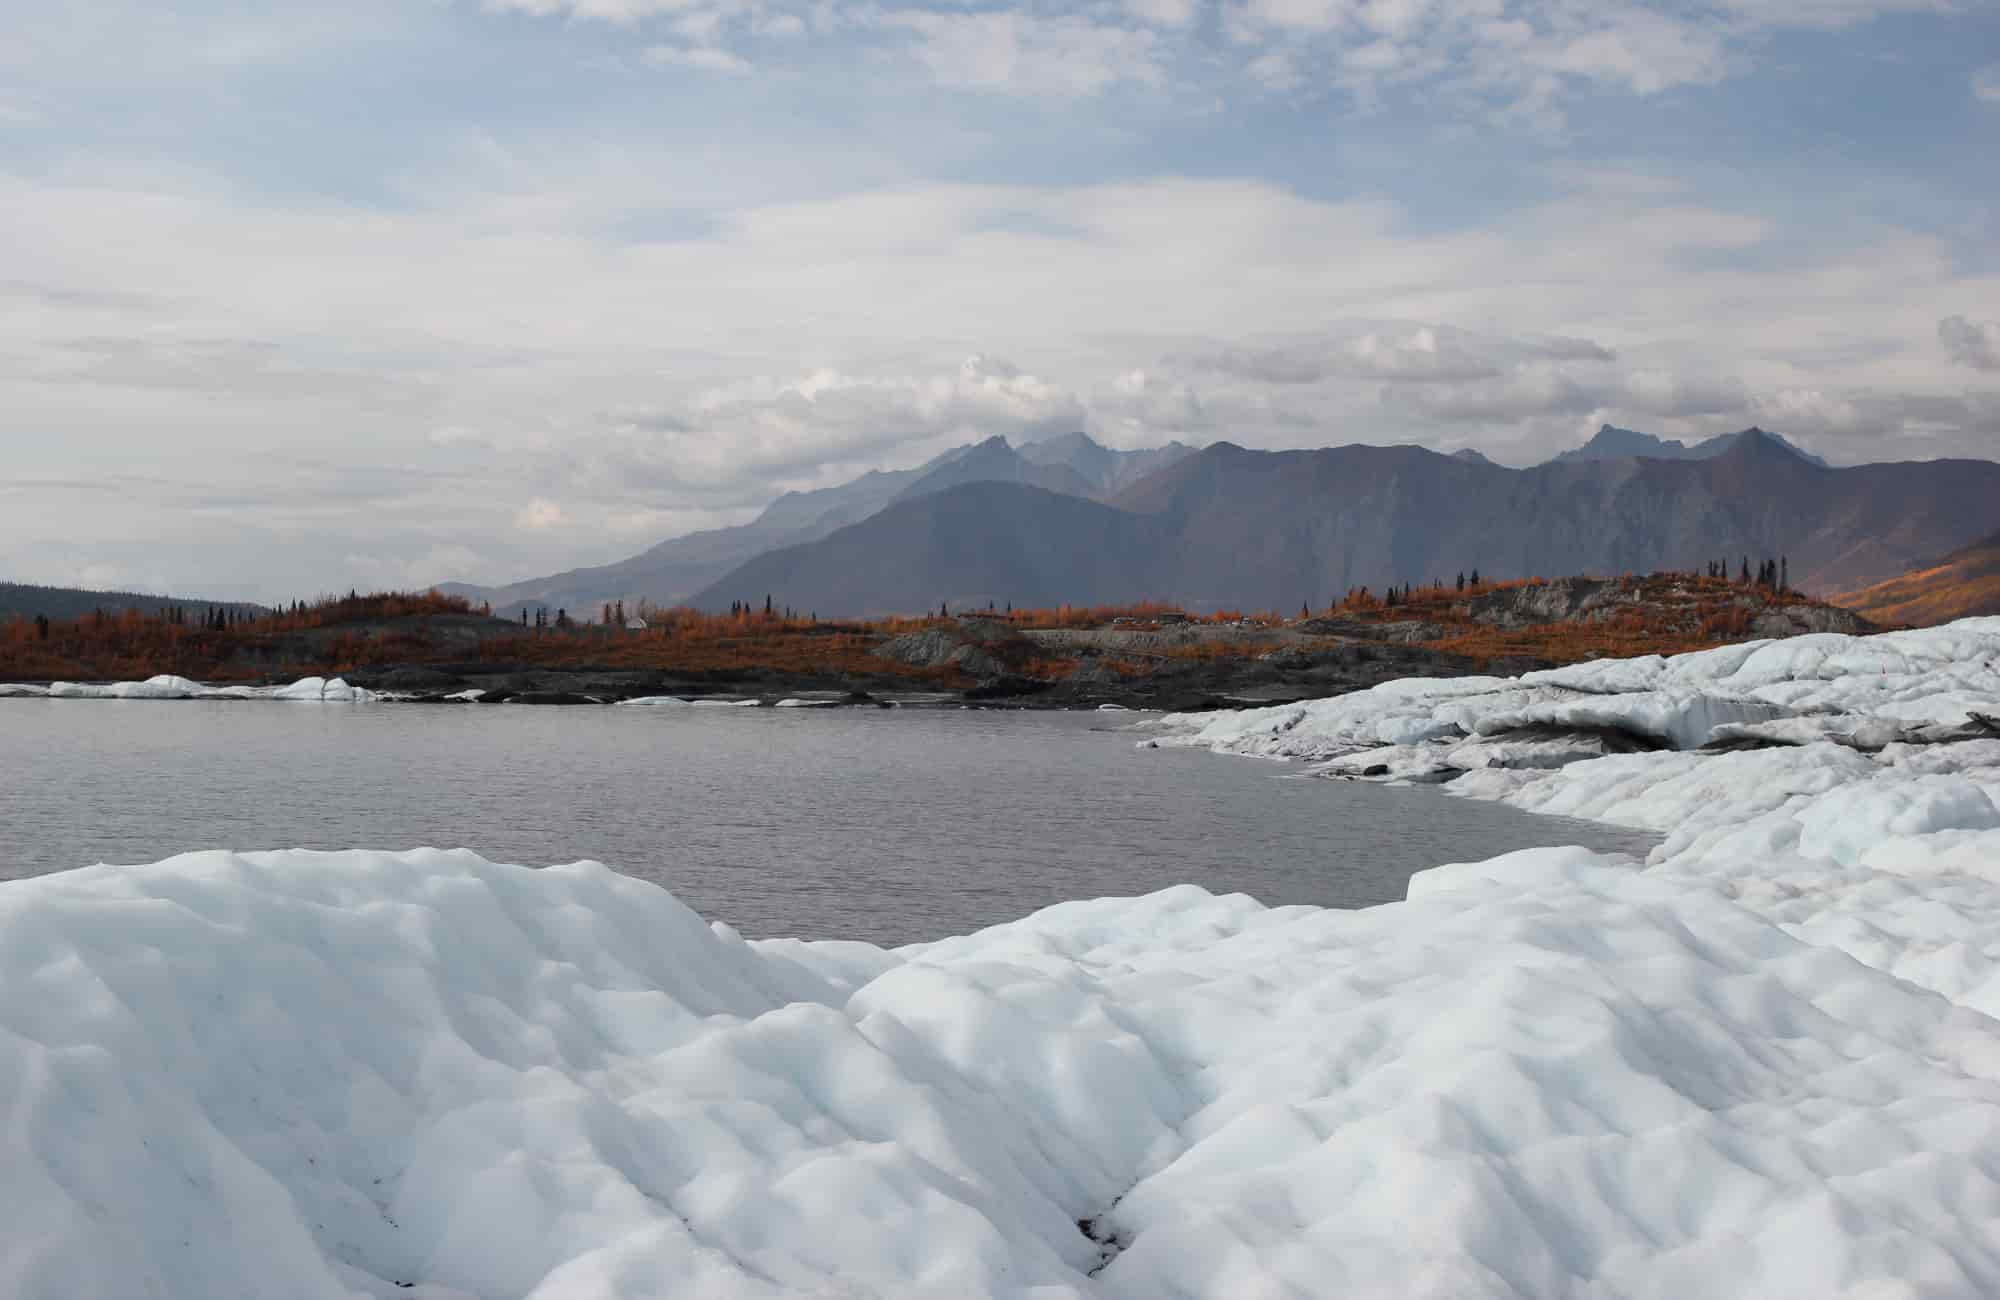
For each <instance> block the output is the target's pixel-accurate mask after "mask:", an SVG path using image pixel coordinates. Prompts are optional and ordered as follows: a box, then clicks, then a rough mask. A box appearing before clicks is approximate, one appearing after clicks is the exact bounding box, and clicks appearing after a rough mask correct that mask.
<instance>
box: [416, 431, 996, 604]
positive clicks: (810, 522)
mask: <svg viewBox="0 0 2000 1300" xmlns="http://www.w3.org/2000/svg"><path fill="white" fill-rule="evenodd" d="M973 450H974V448H972V447H955V448H953V449H952V450H950V451H948V452H945V453H944V454H943V455H941V456H937V457H934V458H933V459H931V460H930V461H927V462H926V463H924V464H922V465H919V466H917V467H916V468H915V469H906V470H871V471H869V472H868V473H866V474H863V475H862V476H861V477H860V478H857V479H854V480H853V481H851V482H848V483H843V484H840V485H839V486H838V487H830V488H821V489H819V490H818V491H813V492H787V493H785V494H784V495H783V496H781V497H779V498H778V499H777V500H776V501H773V502H772V503H771V504H770V505H769V506H768V507H766V508H765V510H764V513H762V514H761V515H759V516H757V518H756V519H754V520H752V521H751V522H749V523H747V524H739V525H736V526H735V527H731V528H711V529H705V530H704V531H702V532H698V533H688V534H686V535H685V536H682V537H673V538H669V539H668V540H666V541H664V542H661V543H659V544H658V545H657V546H653V547H650V548H648V549H647V550H645V551H642V552H640V553H639V554H638V555H635V556H632V557H631V558H630V559H625V560H619V561H617V562H615V563H612V564H601V565H595V566H592V567H589V568H581V569H570V570H567V571H565V572H563V573H556V574H550V575H549V576H547V577H544V578H530V579H526V580H524V581H521V582H515V583H508V584H506V585H503V586H497V587H481V586H476V585H473V584H470V583H462V582H447V583H443V584H440V586H439V588H438V590H440V591H442V592H444V593H445V594H447V595H458V596H464V597H466V598H467V599H468V600H472V601H482V600H484V601H490V602H491V603H492V604H493V607H494V610H493V612H494V613H495V614H497V615H500V616H501V617H512V616H513V615H515V614H516V613H518V612H519V611H520V610H521V609H522V608H524V607H530V608H532V607H538V606H545V607H547V608H549V609H569V610H571V611H574V612H576V613H578V614H579V615H584V616H587V615H589V614H590V612H591V611H593V610H595V609H597V608H598V607H599V606H601V605H602V604H603V603H604V602H605V601H608V600H625V601H630V602H632V603H633V604H635V605H636V604H637V603H638V602H639V601H640V600H650V601H652V602H653V603H654V604H657V605H671V604H675V603H677V602H679V601H681V600H684V599H686V598H687V597H688V596H689V595H690V594H691V593H693V592H695V591H698V590H700V589H701V588H702V587H704V586H706V585H708V584H709V583H711V582H713V581H715V579H716V578H717V577H719V576H720V575H722V574H724V573H726V572H728V571H729V570H730V569H732V568H734V567H735V566H737V565H739V564H741V563H743V562H744V561H745V560H748V559H750V558H751V557H752V556H755V555H760V554H762V553H763V552H765V551H768V550H771V549H773V548H775V547H780V546H789V545H793V544H796V543H798V542H806V541H812V540H814V539H816V538H820V537H824V536H826V535H827V534H828V533H830V532H832V531H833V530H834V529H836V528H842V527H845V526H846V525H848V524H851V523H854V522H855V521H857V520H860V519H865V518H867V517H868V516H869V515H872V514H874V513H875V512H876V511H878V510H880V509H881V508H882V507H883V506H886V505H888V504H889V503H890V502H891V501H894V500H895V499H896V498H897V496H898V495H899V494H901V493H902V492H903V491H904V490H905V489H907V488H909V487H910V486H911V485H912V484H914V483H916V482H918V481H919V480H921V479H923V478H924V477H925V476H926V475H929V474H932V473H934V472H936V471H938V470H940V469H942V468H944V467H946V466H948V465H949V464H950V463H951V462H953V461H954V460H957V459H958V458H960V457H962V456H964V455H966V454H968V453H969V452H971V451H973Z"/></svg>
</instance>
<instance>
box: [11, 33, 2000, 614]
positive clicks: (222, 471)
mask: <svg viewBox="0 0 2000 1300" xmlns="http://www.w3.org/2000/svg"><path fill="white" fill-rule="evenodd" d="M0 32H4V35H0V235H4V238H0V451H4V452H5V453H6V469H5V471H4V472H0V577H5V578H9V579H13V580H22V581H37V582H48V583H60V584H79V585H87V586H119V587H136V588H140V589H145V590H155V591H174V592H178V593H187V594H197V595H208V596H217V597H235V598H249V599H260V600H281V599H288V598H291V597H294V596H302V595H312V594H316V593H319V592H326V591H335V590H345V589H347V588H349V587H362V588H371V587H374V588H380V587H407V586H427V585H429V584H430V583H433V582H437V581H443V580H451V579H460V580H470V581H480V582H497V581H506V580H512V579H518V578H524V577H528V576H532V575H535V574H540V573H547V572H552V571H555V570H559V569H563V568H567V567H570V566H572V565H576V564H582V563H597V562H604V561H608V560H612V559H616V558H621V557H623V556H626V555H629V554H632V553H634V552H636V551H638V550H641V549H643V548H645V547H646V546H648V545H651V544H652V543H654V542H657V541H659V540H661V539H663V538H665V537H668V536H671V535H674V534H678V533H682V532H686V531H689V530H692V529H696V528H702V527H712V526H717V525H722V524H730V523H737V522H742V521H743V520H745V519H747V518H750V517H752V516H754V515H755V513H756V512H757V510H758V509H759V508H760V507H761V506H763V505H764V504H766V503H767V502H768V501H770V500H771V499H772V498H773V497H775V496H776V495H778V494H779V493H781V492H783V491H786V490H791V489H804V488H812V487H820V486H827V485H830V484H833V483H837V482H841V481H844V480H846V479H848V478H851V477H853V476H855V475H856V474H859V473H861V472H863V471H865V470H867V469H870V468H876V467H884V468H901V467H905V466H909V465H914V464H917V463H919V462H921V461H923V460H925V459H927V458H928V457H930V456H932V455H934V454H936V453H937V452H938V451H941V450H943V449H945V448H947V447H950V446H953V445H957V444H960V443H964V442H967V441H971V440H975V439H978V438H983V437H988V436H992V435H994V434H1001V435H1005V436H1007V437H1009V438H1011V439H1014V440H1015V441H1017V442H1018V441H1021V440H1023V439H1032V438H1036V437H1042V436H1047V435H1051V434H1056V433H1062V432H1067V431H1069V430H1072V429H1083V430H1085V431H1087V432H1089V433H1090V434H1092V435H1093V436H1094V437H1096V438H1097V439H1098V440H1099V441H1101V442H1104V443H1106V444H1108V445H1112V446H1120V447H1139V446H1151V445H1157V444H1159V443H1163V442H1166V441H1169V440H1171V439H1180V440H1183V441H1188V442H1194V443H1206V442H1211V441H1215V440H1217V439H1228V440H1230V441H1233V442H1237V443H1240V444H1243V445H1246V446H1253V447H1272V448H1279V447H1310V446H1333V445H1340V444H1345V443H1352V442H1370V443H1419V444H1422V445H1425V446H1429V447H1433V448H1436V449H1438V450H1440V451H1454V450H1457V449H1460V448H1465V447H1473V448H1477V449H1479V450H1481V451H1482V452H1484V453H1485V454H1487V455H1489V456H1491V457H1492V458H1494V459H1495V460H1498V461H1500V462H1502V463H1505V464H1514V465H1526V464H1530V463H1533V462H1536V461H1538V460H1541V459H1544V458H1546V457H1547V456H1548V455H1550V454H1552V453H1554V452H1555V451H1558V450H1561V449H1562V448H1564V447H1568V446H1572V445H1575V444H1578V443H1580V442H1582V441H1584V439H1586V438H1587V437H1588V436H1589V434H1590V433H1591V432H1592V431H1594V430H1595V429H1596V428H1597V426H1598V425H1599V424H1601V423H1605V422H1609V423H1613V424H1618V425H1622V426H1626V427H1631V428H1637V429H1642V430H1646V431H1649V432H1654V433H1658V434H1661V435H1664V436H1672V437H1689V436H1707V435H1710V434H1714V433H1717V432H1722V431H1727V430H1734V429H1739V428H1742V427H1745V426H1746V425H1750V424H1753V423H1754V424H1759V425H1762V426H1763V427H1765V428H1768V429H1773V430H1776V431H1778V432H1781V433H1783V434H1785V435H1786V436H1787V437H1790V438H1792V439H1793V440H1794V441H1796V442H1798V443H1799V444H1801V445H1802V446H1805V447H1807V448H1809V449H1810V450H1813V451H1815V452H1817V453H1819V454H1821V455H1823V456H1825V457H1827V458H1828V459H1829V460H1831V461H1832V462H1834V463H1836V464H1852V463H1857V462H1862V461H1875V460H1896V459H1927V458H1933V457H1940V456H1978V457H1986V458H2000V2H1996V0H1083V2H1081V3H1067V4H1057V3H1009V2H1008V0H993V2H989V0H966V2H963V3H961V2H958V0H931V2H929V3H923V2H918V0H912V2H910V3H891V2H887V0H481V2H470V0H468V2H459V0H343V2H342V3H337V4H334V3H296V2H293V0H256V2H255V3H250V2H247V0H245V2H242V3H237V2H233V0H175V3H173V4H171V5H161V4H159V3H157V0H90V2H89V3H87V4H72V5H47V4H29V3H26V0H0Z"/></svg>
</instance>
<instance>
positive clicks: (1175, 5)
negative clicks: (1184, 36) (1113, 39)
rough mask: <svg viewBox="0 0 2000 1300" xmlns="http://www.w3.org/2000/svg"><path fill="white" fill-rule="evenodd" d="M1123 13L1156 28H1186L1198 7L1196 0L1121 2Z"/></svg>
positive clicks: (1128, 0) (1123, 0)
mask: <svg viewBox="0 0 2000 1300" xmlns="http://www.w3.org/2000/svg"><path fill="white" fill-rule="evenodd" d="M1122 3H1123V5H1124V9H1125V12H1126V13H1127V14H1129V15H1131V16H1132V17H1133V18H1136V19H1138V20H1139V21H1140V22H1142V23H1151V24H1153V25H1154V26H1156V27H1186V26H1187V25H1189V24H1190V23H1192V22H1193V21H1194V18H1195V14H1196V13H1197V12H1198V11H1199V9H1200V6H1199V5H1198V4H1197V3H1196V0H1122Z"/></svg>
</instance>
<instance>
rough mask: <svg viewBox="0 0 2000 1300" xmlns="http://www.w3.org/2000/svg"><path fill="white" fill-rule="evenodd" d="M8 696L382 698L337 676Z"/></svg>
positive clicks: (58, 689)
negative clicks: (277, 683)
mask: <svg viewBox="0 0 2000 1300" xmlns="http://www.w3.org/2000/svg"><path fill="white" fill-rule="evenodd" d="M10 696H14V697H34V698H47V699H52V700H311V701H315V702H322V701H323V702H325V703H329V704H371V703H374V702H375V701H377V700H379V699H381V698H382V697H381V696H380V695H378V694H376V693H375V692H374V691H370V690H364V689H362V688H361V687H359V686H352V685H349V684H348V683H347V682H346V681H345V680H344V679H342V678H339V677H332V678H327V677H305V678H301V679H300V680H298V681H296V682H293V683H292V684H291V685H289V686H273V687H260V686H204V685H203V684H202V683H200V682H196V681H190V680H188V679H187V678H185V677H175V676H172V675H170V674H162V675H161V676H158V677H148V678H147V679H146V680H145V681H143V682H51V683H50V684H49V685H48V686H46V687H42V686H31V685H17V684H8V683H0V699H4V698H7V697H10Z"/></svg>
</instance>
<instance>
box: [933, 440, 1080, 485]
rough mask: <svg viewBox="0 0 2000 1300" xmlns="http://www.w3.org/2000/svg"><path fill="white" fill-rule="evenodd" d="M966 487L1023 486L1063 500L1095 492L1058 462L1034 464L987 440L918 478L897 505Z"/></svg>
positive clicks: (1001, 443) (1004, 445)
mask: <svg viewBox="0 0 2000 1300" xmlns="http://www.w3.org/2000/svg"><path fill="white" fill-rule="evenodd" d="M966 483H1025V484H1027V485H1028V486H1030V487H1038V488H1042V489H1044V490H1045V491H1049V492H1060V493H1062V494H1063V495H1065V496H1073V497H1093V496H1096V495H1097V489H1096V488H1095V487H1094V486H1093V485H1092V484H1091V483H1090V481H1089V480H1087V479H1085V478H1084V477H1083V475H1081V474H1079V473H1077V472H1076V471H1075V470H1074V469H1071V468H1070V467H1069V466H1068V465H1065V464H1063V463H1062V462H1060V461H1056V462H1053V463H1051V464H1047V465H1040V464H1036V463H1035V462H1033V461H1030V460H1028V459H1027V458H1026V457H1024V456H1022V455H1021V453H1019V452H1017V451H1015V450H1014V449H1013V448H1012V447H1011V446H1009V445H1008V443H1007V440H1006V439H1005V438H1000V437H994V438H988V439H987V440H986V441H984V442H982V443H977V444H975V445H974V446H972V447H970V448H968V449H967V450H966V451H965V452H964V453H963V454H962V455H958V456H954V457H952V458H951V459H950V460H949V461H947V462H945V463H944V464H942V465H939V466H937V467H936V468H934V469H931V470H930V471H929V472H928V473H925V474H923V475H921V476H920V477H919V478H918V479H917V480H916V481H915V482H913V483H909V484H907V485H905V486H904V487H903V489H902V490H901V491H899V492H898V493H897V494H896V497H895V499H896V500H898V501H911V500H914V499H916V498H917V497H922V496H929V495H930V494H932V493H933V492H943V491H945V490H946V489H947V488H954V487H958V486H960V485H962V484H966Z"/></svg>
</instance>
